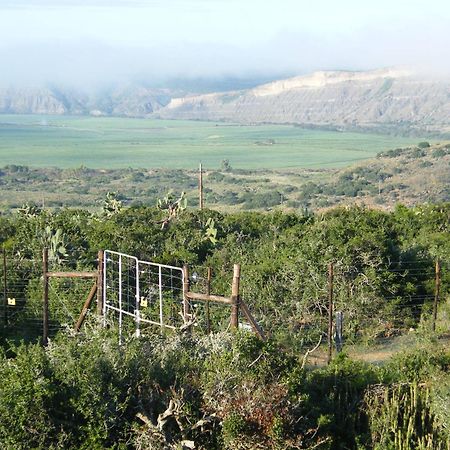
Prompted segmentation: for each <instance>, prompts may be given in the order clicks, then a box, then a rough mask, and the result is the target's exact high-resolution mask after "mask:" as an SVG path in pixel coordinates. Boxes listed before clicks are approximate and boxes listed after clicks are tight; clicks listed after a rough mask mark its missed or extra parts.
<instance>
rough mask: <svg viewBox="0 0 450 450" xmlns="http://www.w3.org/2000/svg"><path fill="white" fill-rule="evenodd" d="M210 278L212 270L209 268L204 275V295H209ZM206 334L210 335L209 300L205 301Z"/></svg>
mask: <svg viewBox="0 0 450 450" xmlns="http://www.w3.org/2000/svg"><path fill="white" fill-rule="evenodd" d="M211 276H212V270H211V267H208V272H207V275H206V294H207V295H211ZM205 309H206V332H207V333H208V334H209V333H211V320H210V315H209V300H206V307H205Z"/></svg>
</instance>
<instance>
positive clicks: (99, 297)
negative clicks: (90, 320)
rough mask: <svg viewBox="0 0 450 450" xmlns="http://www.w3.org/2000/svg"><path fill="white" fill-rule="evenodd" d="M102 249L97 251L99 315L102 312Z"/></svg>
mask: <svg viewBox="0 0 450 450" xmlns="http://www.w3.org/2000/svg"><path fill="white" fill-rule="evenodd" d="M103 258H104V254H103V251H102V250H100V251H99V252H98V258H97V272H98V276H97V314H98V315H99V316H101V315H102V314H103Z"/></svg>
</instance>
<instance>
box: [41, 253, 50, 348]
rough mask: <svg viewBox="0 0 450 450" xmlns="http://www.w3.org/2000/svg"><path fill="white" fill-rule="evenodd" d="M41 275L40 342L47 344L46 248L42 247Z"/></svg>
mask: <svg viewBox="0 0 450 450" xmlns="http://www.w3.org/2000/svg"><path fill="white" fill-rule="evenodd" d="M42 276H43V283H44V296H43V320H42V344H43V345H44V346H45V345H47V344H48V322H49V318H48V249H47V248H44V251H43V252H42Z"/></svg>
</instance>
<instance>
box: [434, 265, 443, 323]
mask: <svg viewBox="0 0 450 450" xmlns="http://www.w3.org/2000/svg"><path fill="white" fill-rule="evenodd" d="M435 274H436V277H435V287H434V303H433V322H432V330H433V331H436V319H437V307H438V303H439V297H440V291H441V265H440V263H439V260H438V259H437V260H436V266H435Z"/></svg>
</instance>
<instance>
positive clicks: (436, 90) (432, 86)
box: [158, 69, 450, 133]
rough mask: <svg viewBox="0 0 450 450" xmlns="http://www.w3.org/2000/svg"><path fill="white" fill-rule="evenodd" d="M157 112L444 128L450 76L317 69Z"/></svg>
mask: <svg viewBox="0 0 450 450" xmlns="http://www.w3.org/2000/svg"><path fill="white" fill-rule="evenodd" d="M158 116H160V117H163V118H173V119H196V120H225V121H235V122H244V123H265V122H270V123H294V124H299V125H307V126H327V127H337V128H343V129H352V128H359V129H370V130H373V129H377V128H380V127H383V128H385V129H386V130H389V129H393V130H395V129H398V130H400V131H402V130H410V131H411V130H417V131H420V132H443V133H446V132H449V131H450V80H436V79H430V78H425V77H418V76H414V75H412V74H411V73H408V72H406V71H403V70H393V69H386V70H376V71H370V72H337V71H334V72H316V73H314V74H312V75H307V76H301V77H294V78H288V79H285V80H279V81H274V82H271V83H268V84H264V85H261V86H258V87H255V88H252V89H248V90H240V91H230V92H225V93H212V94H206V95H198V96H190V97H181V98H174V99H172V100H171V101H170V103H169V104H168V105H167V106H166V107H165V108H162V109H161V110H160V111H158Z"/></svg>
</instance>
